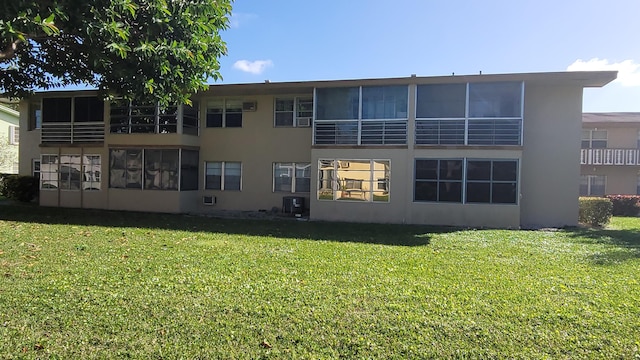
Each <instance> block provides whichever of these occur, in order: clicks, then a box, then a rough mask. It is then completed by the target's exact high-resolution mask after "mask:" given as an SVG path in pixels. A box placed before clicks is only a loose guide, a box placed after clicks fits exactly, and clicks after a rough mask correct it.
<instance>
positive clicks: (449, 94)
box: [416, 84, 467, 118]
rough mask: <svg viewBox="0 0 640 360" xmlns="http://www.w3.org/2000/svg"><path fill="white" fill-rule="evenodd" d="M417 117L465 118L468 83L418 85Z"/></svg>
mask: <svg viewBox="0 0 640 360" xmlns="http://www.w3.org/2000/svg"><path fill="white" fill-rule="evenodd" d="M417 92H418V94H417V103H416V117H417V118H463V117H464V116H465V103H466V101H467V98H466V96H467V95H466V92H467V85H466V84H435V85H418V89H417Z"/></svg>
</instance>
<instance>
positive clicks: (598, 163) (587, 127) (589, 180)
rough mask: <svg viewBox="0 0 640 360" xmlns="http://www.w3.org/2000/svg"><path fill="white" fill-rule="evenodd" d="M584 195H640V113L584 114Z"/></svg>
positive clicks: (582, 164) (581, 185)
mask: <svg viewBox="0 0 640 360" xmlns="http://www.w3.org/2000/svg"><path fill="white" fill-rule="evenodd" d="M580 165H581V168H580V195H582V196H604V195H612V194H626V195H631V194H632V195H640V113H624V112H620V113H584V114H583V115H582V149H581V150H580Z"/></svg>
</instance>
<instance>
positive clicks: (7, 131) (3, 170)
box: [0, 104, 20, 174]
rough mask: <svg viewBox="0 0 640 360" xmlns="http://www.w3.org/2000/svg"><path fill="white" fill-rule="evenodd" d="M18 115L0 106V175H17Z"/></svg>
mask: <svg viewBox="0 0 640 360" xmlns="http://www.w3.org/2000/svg"><path fill="white" fill-rule="evenodd" d="M19 123H20V113H18V112H17V111H15V110H12V109H10V108H8V107H6V106H3V105H1V104H0V174H17V173H18V167H19V162H18V144H19V143H20V128H19Z"/></svg>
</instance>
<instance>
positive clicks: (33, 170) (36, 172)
mask: <svg viewBox="0 0 640 360" xmlns="http://www.w3.org/2000/svg"><path fill="white" fill-rule="evenodd" d="M36 164H37V166H36ZM40 164H41V162H40V158H37V159H31V175H32V176H33V177H35V178H36V179H38V182H39V181H40V169H41V167H40ZM36 168H37V170H36Z"/></svg>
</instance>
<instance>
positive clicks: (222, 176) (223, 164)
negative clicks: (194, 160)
mask: <svg viewBox="0 0 640 360" xmlns="http://www.w3.org/2000/svg"><path fill="white" fill-rule="evenodd" d="M213 163H219V164H220V189H212V188H208V187H207V164H213ZM228 163H234V164H236V163H237V164H240V186H239V188H238V189H226V188H225V176H226V174H225V172H226V164H228ZM243 173H244V167H243V165H242V162H241V161H205V162H204V189H205V190H209V191H242V183H243V181H242V180H243V175H242V174H243Z"/></svg>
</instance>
